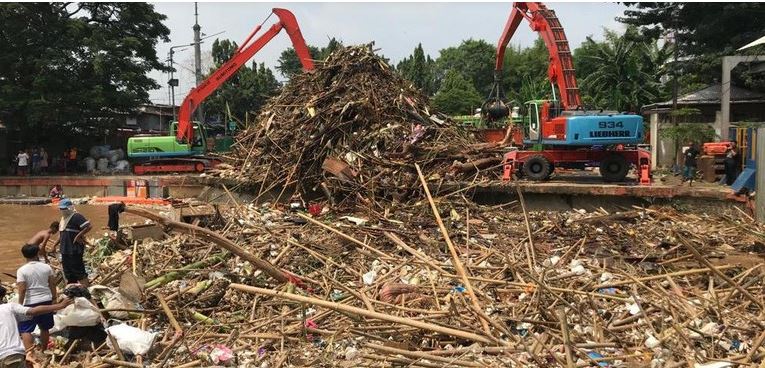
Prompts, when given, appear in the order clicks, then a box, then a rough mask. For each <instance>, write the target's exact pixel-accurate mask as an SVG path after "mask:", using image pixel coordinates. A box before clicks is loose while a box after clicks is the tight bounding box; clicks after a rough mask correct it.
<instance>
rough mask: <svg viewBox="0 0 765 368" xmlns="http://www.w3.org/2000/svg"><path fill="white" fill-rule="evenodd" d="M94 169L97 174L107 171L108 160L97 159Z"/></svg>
mask: <svg viewBox="0 0 765 368" xmlns="http://www.w3.org/2000/svg"><path fill="white" fill-rule="evenodd" d="M96 169H97V170H98V171H99V172H106V171H107V170H109V159H107V158H103V157H102V158H99V159H98V163H96Z"/></svg>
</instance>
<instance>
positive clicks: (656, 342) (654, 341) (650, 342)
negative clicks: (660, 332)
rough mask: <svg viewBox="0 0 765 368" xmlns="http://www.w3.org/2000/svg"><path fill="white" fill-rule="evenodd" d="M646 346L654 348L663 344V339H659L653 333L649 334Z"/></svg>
mask: <svg viewBox="0 0 765 368" xmlns="http://www.w3.org/2000/svg"><path fill="white" fill-rule="evenodd" d="M644 344H645V347H647V348H649V349H653V348H655V347H657V346H659V345H661V341H659V339H657V338H655V337H653V335H648V338H647V339H645V343H644Z"/></svg>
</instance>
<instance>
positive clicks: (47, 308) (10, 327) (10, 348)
mask: <svg viewBox="0 0 765 368" xmlns="http://www.w3.org/2000/svg"><path fill="white" fill-rule="evenodd" d="M5 293H6V291H5V288H3V287H2V286H0V302H3V304H2V305H0V367H8V368H24V367H26V356H25V355H24V345H22V344H21V339H20V338H19V329H18V323H19V321H24V320H27V319H29V317H34V316H39V315H42V314H46V313H53V312H55V311H58V310H61V309H64V308H65V307H66V306H67V305H69V304H72V301H71V300H70V299H68V298H65V299H64V300H63V301H61V302H60V303H58V304H54V305H41V306H39V307H32V308H29V307H24V306H21V305H19V304H15V303H12V304H5Z"/></svg>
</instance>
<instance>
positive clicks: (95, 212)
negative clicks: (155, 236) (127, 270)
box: [0, 205, 143, 283]
mask: <svg viewBox="0 0 765 368" xmlns="http://www.w3.org/2000/svg"><path fill="white" fill-rule="evenodd" d="M75 208H76V209H77V211H78V212H80V213H82V214H83V215H84V216H85V217H86V218H87V219H88V220H90V222H91V224H93V230H91V232H90V233H89V234H88V238H94V237H100V236H102V235H103V234H104V233H105V232H106V224H107V222H108V218H109V216H108V214H107V206H105V205H78V206H75ZM60 217H61V216H60V214H59V211H58V208H57V207H56V206H53V205H47V206H19V205H0V234H1V235H0V272H7V273H11V274H15V273H16V269H17V268H18V267H19V266H21V265H22V264H23V263H24V258H23V257H22V256H21V247H22V246H23V245H24V243H26V241H27V240H29V238H31V237H32V236H33V235H34V234H35V233H36V232H38V231H40V230H43V229H46V228H48V226H50V223H51V222H53V221H58V220H59V218H60ZM120 222H121V223H138V222H143V220H142V219H140V218H138V217H136V216H132V215H128V214H123V216H121V218H120ZM52 239H58V234H56V235H54V236H53V238H52ZM0 279H1V280H3V282H6V283H7V282H13V281H14V280H12V279H11V278H10V277H8V276H6V275H3V276H0Z"/></svg>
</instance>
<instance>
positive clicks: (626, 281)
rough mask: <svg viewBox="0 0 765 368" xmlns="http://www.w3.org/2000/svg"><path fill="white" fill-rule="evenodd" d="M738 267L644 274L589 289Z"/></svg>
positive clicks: (724, 266)
mask: <svg viewBox="0 0 765 368" xmlns="http://www.w3.org/2000/svg"><path fill="white" fill-rule="evenodd" d="M735 267H738V266H737V265H722V266H717V267H714V266H712V268H695V269H692V270H683V271H677V272H670V273H663V274H661V275H653V276H646V277H639V278H636V279H634V280H625V281H617V282H608V283H605V284H600V285H595V286H592V287H591V289H593V290H597V289H603V288H609V287H614V286H622V285H629V284H634V283H635V282H638V281H641V282H642V281H653V280H659V279H663V278H665V277H676V276H688V275H695V274H699V273H707V272H715V270H718V271H721V270H727V269H729V268H735Z"/></svg>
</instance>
